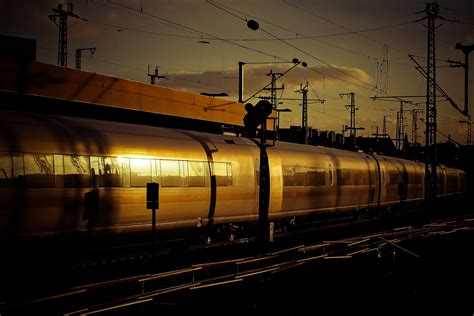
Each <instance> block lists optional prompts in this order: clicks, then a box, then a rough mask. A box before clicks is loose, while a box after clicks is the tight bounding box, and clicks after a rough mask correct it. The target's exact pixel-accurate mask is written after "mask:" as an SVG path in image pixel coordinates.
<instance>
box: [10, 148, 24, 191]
mask: <svg viewBox="0 0 474 316" xmlns="http://www.w3.org/2000/svg"><path fill="white" fill-rule="evenodd" d="M12 158H13V159H12V161H13V175H12V184H13V185H18V186H21V185H23V179H24V177H25V168H24V165H23V154H20V153H13V155H12Z"/></svg>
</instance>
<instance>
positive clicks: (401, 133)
mask: <svg viewBox="0 0 474 316" xmlns="http://www.w3.org/2000/svg"><path fill="white" fill-rule="evenodd" d="M404 103H405V101H400V111H399V112H397V138H396V139H395V143H396V147H397V149H398V150H402V148H403V139H404V137H405V113H404V110H403V105H404Z"/></svg>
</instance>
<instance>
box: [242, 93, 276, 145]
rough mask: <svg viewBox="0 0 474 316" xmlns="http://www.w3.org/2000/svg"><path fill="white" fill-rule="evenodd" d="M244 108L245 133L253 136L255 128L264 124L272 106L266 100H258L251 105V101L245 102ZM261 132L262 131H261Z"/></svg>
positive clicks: (255, 131)
mask: <svg viewBox="0 0 474 316" xmlns="http://www.w3.org/2000/svg"><path fill="white" fill-rule="evenodd" d="M245 110H246V111H247V114H246V115H245V116H244V125H245V130H246V132H247V135H248V136H249V137H255V134H256V133H257V128H258V127H259V126H260V125H262V130H263V129H264V128H263V125H266V124H264V123H266V120H267V118H268V116H269V115H270V114H271V113H272V110H273V106H272V104H271V103H270V102H268V101H267V100H261V101H258V103H257V104H256V105H255V106H253V105H252V103H247V104H245ZM262 132H263V131H262Z"/></svg>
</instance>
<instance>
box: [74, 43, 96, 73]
mask: <svg viewBox="0 0 474 316" xmlns="http://www.w3.org/2000/svg"><path fill="white" fill-rule="evenodd" d="M83 50H88V51H90V52H91V57H92V56H94V53H95V50H96V48H95V47H89V48H76V69H77V70H81V59H82V51H83Z"/></svg>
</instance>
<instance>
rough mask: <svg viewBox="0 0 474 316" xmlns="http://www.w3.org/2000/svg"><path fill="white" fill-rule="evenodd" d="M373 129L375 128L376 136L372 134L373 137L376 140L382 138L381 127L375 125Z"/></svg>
mask: <svg viewBox="0 0 474 316" xmlns="http://www.w3.org/2000/svg"><path fill="white" fill-rule="evenodd" d="M372 127H375V134H372V135H373V136H375V138H379V136H381V134H379V126H378V125H374V126H372Z"/></svg>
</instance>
